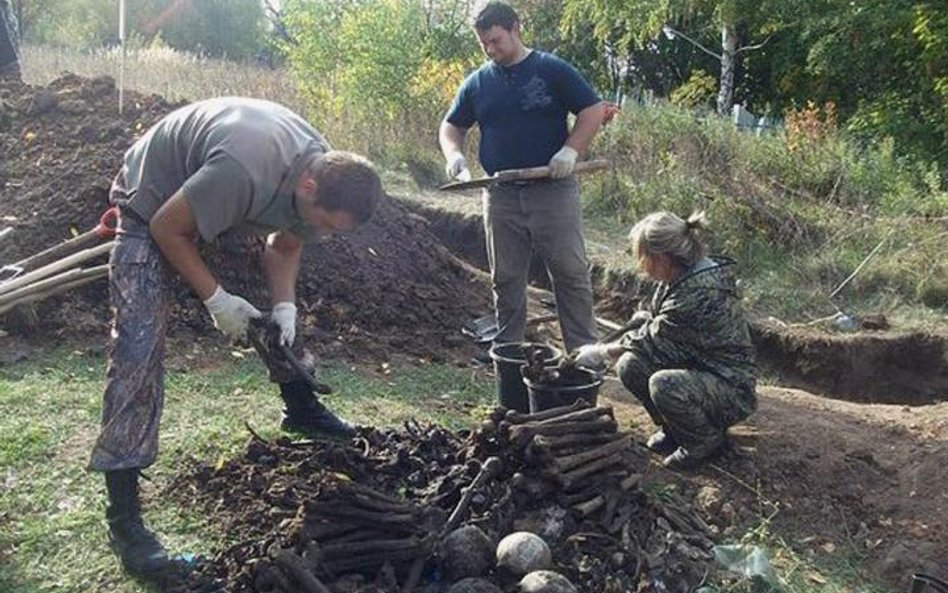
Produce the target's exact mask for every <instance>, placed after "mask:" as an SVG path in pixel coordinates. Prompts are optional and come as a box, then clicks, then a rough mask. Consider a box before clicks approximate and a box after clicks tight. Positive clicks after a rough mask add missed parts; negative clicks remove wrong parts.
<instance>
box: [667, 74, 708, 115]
mask: <svg viewBox="0 0 948 593" xmlns="http://www.w3.org/2000/svg"><path fill="white" fill-rule="evenodd" d="M717 86H718V81H717V79H716V78H714V77H713V76H711V75H710V74H708V73H707V72H705V71H704V70H695V71H694V72H692V73H691V78H689V79H688V81H687V82H685V84H683V85H681V86H680V87H678V88H677V89H675V90H674V91H672V93H671V95H669V99H670V100H671V102H672V104H673V105H678V106H679V107H691V108H695V107H710V106H711V104H712V103H713V101H714V96H715V94H717Z"/></svg>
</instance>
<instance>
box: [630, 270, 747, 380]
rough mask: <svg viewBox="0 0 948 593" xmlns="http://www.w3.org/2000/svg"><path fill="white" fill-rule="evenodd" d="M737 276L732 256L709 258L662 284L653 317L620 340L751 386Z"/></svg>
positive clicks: (658, 359)
mask: <svg viewBox="0 0 948 593" xmlns="http://www.w3.org/2000/svg"><path fill="white" fill-rule="evenodd" d="M735 276H736V271H735V262H734V261H733V260H730V259H727V258H707V259H705V260H702V261H701V262H699V263H698V264H696V265H695V266H693V267H692V268H690V269H689V270H687V271H686V272H685V273H684V274H683V275H682V277H681V278H679V279H678V280H677V281H676V282H675V283H673V284H671V285H668V284H664V283H663V284H659V285H658V287H657V289H656V291H655V295H654V296H653V298H652V306H651V311H650V313H651V319H650V320H649V321H648V322H647V323H646V324H644V325H643V326H641V327H640V328H638V329H636V330H633V331H631V332H628V333H627V334H625V335H624V336H623V337H622V338H621V340H620V343H621V344H622V346H623V347H624V348H625V349H626V350H627V351H629V352H632V353H635V354H637V355H639V356H642V357H645V358H647V359H649V360H652V361H653V362H654V363H655V364H658V365H660V366H663V367H664V366H667V367H668V368H685V369H687V368H694V369H698V370H702V371H706V372H709V373H713V374H715V375H717V376H719V377H721V378H722V379H724V380H726V381H728V382H730V383H733V384H734V385H735V386H740V387H749V388H751V389H753V387H754V384H755V382H756V376H757V367H756V364H755V362H754V346H753V344H752V343H751V338H750V329H749V327H748V324H747V319H746V318H745V316H744V311H743V308H742V306H741V299H740V296H739V294H738V290H737V280H736V277H735Z"/></svg>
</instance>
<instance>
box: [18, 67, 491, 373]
mask: <svg viewBox="0 0 948 593" xmlns="http://www.w3.org/2000/svg"><path fill="white" fill-rule="evenodd" d="M0 100H2V107H0V146H2V149H0V225H2V226H4V227H5V226H12V227H13V228H14V230H13V232H12V233H11V235H8V237H7V238H6V239H5V240H3V241H0V263H3V264H8V263H13V262H15V261H18V260H19V259H21V258H23V257H26V256H28V255H31V254H34V253H37V252H39V251H41V250H42V249H45V248H48V247H51V246H53V245H55V244H57V243H59V242H61V241H63V240H65V239H68V238H69V237H71V236H73V235H74V234H75V233H78V232H83V231H85V230H88V229H90V228H92V226H94V224H95V222H96V221H97V219H98V217H99V215H100V214H101V213H102V211H103V210H104V209H105V208H106V207H107V206H108V204H107V196H108V188H109V185H110V182H111V179H112V177H113V176H114V174H115V172H116V171H117V170H118V168H119V166H120V165H121V158H122V155H123V153H124V151H125V150H126V149H127V148H128V147H129V146H130V145H131V143H132V142H133V141H134V139H135V138H136V137H137V136H138V135H140V134H141V133H143V132H144V131H145V130H147V129H148V127H149V126H150V125H151V124H153V123H154V122H155V121H157V120H158V119H160V118H161V117H162V116H163V115H164V114H166V113H167V112H169V111H170V110H172V109H173V108H174V107H175V105H172V104H169V103H167V102H166V101H164V100H162V99H161V98H160V97H156V96H150V97H146V96H143V95H139V94H136V93H127V94H126V96H125V111H124V113H123V114H122V115H119V114H118V113H117V104H118V99H117V91H116V88H115V84H114V82H113V81H112V80H111V79H109V78H98V79H92V80H90V79H83V78H80V77H77V76H73V75H65V76H63V77H62V78H60V79H58V80H56V81H54V82H53V83H51V84H50V85H49V86H48V87H45V88H42V87H31V86H28V85H8V86H0ZM426 227H427V222H426V221H425V220H424V219H422V218H421V217H418V216H416V215H413V214H411V213H409V212H408V211H407V210H406V209H405V208H404V207H402V206H401V204H400V203H399V202H397V201H395V200H389V201H387V202H386V203H385V204H383V206H382V207H381V208H380V209H379V212H378V213H377V214H376V216H375V218H374V219H373V220H372V221H371V222H370V223H368V224H366V225H365V226H363V227H362V228H361V229H359V230H358V231H357V232H355V233H353V234H351V235H348V236H342V237H337V238H334V239H332V240H329V241H326V242H321V243H316V244H312V245H309V246H307V249H306V251H305V254H304V261H303V267H302V270H301V273H300V278H299V282H298V287H297V288H298V303H297V304H298V306H299V310H300V334H299V335H300V336H301V337H302V338H303V339H305V340H306V341H307V344H308V345H309V346H310V347H311V348H315V349H317V350H319V351H321V353H324V354H332V355H339V356H358V355H369V356H371V357H372V358H374V359H385V358H387V357H388V355H389V353H390V352H391V351H393V350H397V351H398V352H399V353H402V354H408V355H415V356H425V357H438V356H440V352H441V350H442V349H443V348H444V347H445V346H456V345H458V341H459V339H460V338H459V335H458V328H459V327H460V326H461V325H462V324H463V323H464V322H465V321H466V320H467V319H469V318H470V317H472V316H475V315H477V314H479V313H482V312H483V311H485V310H486V309H487V308H488V307H489V302H488V298H489V291H488V289H487V288H486V287H485V286H484V285H483V283H482V282H481V281H478V280H477V278H476V276H475V275H473V274H471V273H470V272H469V270H468V269H467V268H465V266H463V265H459V264H458V260H456V259H455V258H454V257H453V256H452V255H451V254H450V252H449V251H448V250H447V249H446V248H444V247H443V245H441V243H440V241H439V240H438V239H437V238H435V237H434V235H432V234H431V233H430V232H428V230H427V228H426ZM202 249H203V253H204V255H205V257H206V258H207V260H208V261H209V263H210V264H211V267H212V270H213V271H215V272H216V273H217V274H218V276H219V277H220V279H221V282H222V284H223V285H224V286H225V287H226V288H227V289H228V290H229V291H231V292H234V293H237V294H241V295H244V296H246V297H247V298H249V299H250V300H251V301H253V302H254V303H255V304H257V305H258V306H260V307H262V308H265V307H267V306H268V303H267V298H266V291H265V284H264V281H263V277H262V274H261V271H260V268H259V265H258V264H257V263H256V260H257V257H258V255H259V253H260V252H261V250H262V242H261V241H260V240H257V239H251V238H247V237H239V236H229V237H223V238H222V239H221V240H220V241H219V242H217V243H215V244H214V245H205V246H203V247H202ZM174 291H175V293H176V296H177V298H176V299H175V305H174V307H173V318H172V332H173V333H174V332H178V333H180V332H189V331H190V332H197V333H205V332H208V333H209V332H211V331H213V328H212V327H211V325H210V318H209V317H208V316H207V314H206V313H205V312H204V308H203V306H202V305H201V303H200V302H199V301H198V300H197V299H196V297H194V296H193V295H192V293H191V292H190V290H188V288H187V287H185V286H183V285H182V284H180V283H179V284H177V285H176V286H175V287H174ZM109 320H110V317H109V311H108V291H107V283H106V282H104V281H102V282H98V283H95V284H94V285H91V286H89V287H86V288H83V289H80V290H76V291H74V292H71V293H69V294H67V295H65V296H61V297H55V298H52V299H49V300H47V301H45V302H42V303H40V304H39V305H37V306H36V307H35V308H33V309H30V310H29V311H22V310H20V311H18V312H17V313H16V314H10V315H7V316H6V319H5V323H6V326H7V328H8V329H9V330H11V331H13V332H14V333H17V334H20V335H24V336H29V337H31V338H38V339H43V338H48V337H63V338H66V339H68V338H77V339H78V338H81V337H82V336H84V335H91V336H101V337H102V339H103V340H104V337H105V336H106V335H107V326H108V323H109Z"/></svg>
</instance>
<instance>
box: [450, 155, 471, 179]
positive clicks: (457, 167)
mask: <svg viewBox="0 0 948 593" xmlns="http://www.w3.org/2000/svg"><path fill="white" fill-rule="evenodd" d="M444 172H445V174H447V176H448V179H457V180H458V181H470V180H471V170H470V169H468V168H467V159H465V158H464V155H463V154H461V153H460V152H452V153H451V155H450V156H448V158H447V161H446V163H445V165H444Z"/></svg>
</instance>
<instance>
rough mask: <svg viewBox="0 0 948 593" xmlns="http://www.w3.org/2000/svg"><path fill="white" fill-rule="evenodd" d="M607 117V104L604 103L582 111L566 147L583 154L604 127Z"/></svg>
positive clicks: (578, 115)
mask: <svg viewBox="0 0 948 593" xmlns="http://www.w3.org/2000/svg"><path fill="white" fill-rule="evenodd" d="M605 115H606V104H605V103H603V102H602V101H600V102H599V103H596V104H595V105H590V106H589V107H587V108H586V109H583V110H582V111H580V112H579V114H577V116H576V122H575V123H574V124H573V129H572V130H571V131H570V134H569V138H567V140H566V145H567V146H569V147H570V148H572V149H573V150H575V151H576V152H578V153H580V154H582V153H583V152H584V151H585V150H586V149H587V148H589V144H590V143H591V142H592V139H593V137H594V136H595V135H596V132H598V131H599V128H600V127H601V126H602V121H603V119H604V118H605Z"/></svg>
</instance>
